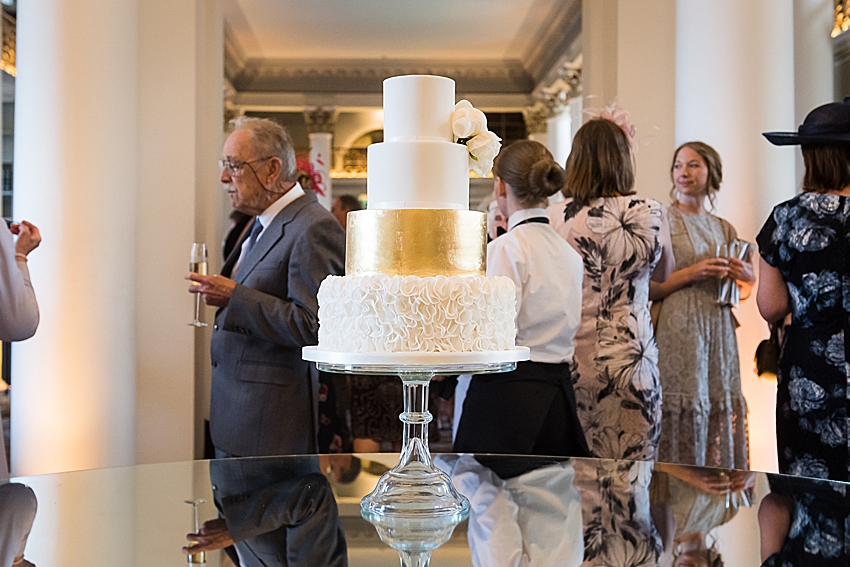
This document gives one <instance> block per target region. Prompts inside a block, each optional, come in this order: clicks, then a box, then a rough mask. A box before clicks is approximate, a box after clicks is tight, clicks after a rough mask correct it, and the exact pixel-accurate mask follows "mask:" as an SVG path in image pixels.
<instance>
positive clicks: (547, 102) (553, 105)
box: [533, 66, 581, 117]
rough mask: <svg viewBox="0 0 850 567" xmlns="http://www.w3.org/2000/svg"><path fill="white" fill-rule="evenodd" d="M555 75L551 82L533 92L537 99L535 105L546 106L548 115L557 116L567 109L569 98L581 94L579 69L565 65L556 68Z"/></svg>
mask: <svg viewBox="0 0 850 567" xmlns="http://www.w3.org/2000/svg"><path fill="white" fill-rule="evenodd" d="M557 77H558V78H557V79H555V80H554V81H553V82H552V84H550V85H549V86H546V87H542V88H538V89H536V91H535V92H534V93H533V94H534V98H535V99H537V104H536V105H535V107H538V106H542V107H544V108H546V109H547V110H548V112H549V117H553V116H558V115H559V114H561V113H562V112H564V110H566V109H567V107H568V106H569V103H570V99H571V98H575V97H577V96H581V69H574V68H572V67H567V66H565V67H563V68H561V69H559V70H558V75H557Z"/></svg>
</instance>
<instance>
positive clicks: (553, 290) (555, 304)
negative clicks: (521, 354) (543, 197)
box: [487, 209, 584, 364]
mask: <svg viewBox="0 0 850 567" xmlns="http://www.w3.org/2000/svg"><path fill="white" fill-rule="evenodd" d="M534 217H540V218H544V219H547V221H548V216H547V214H546V209H523V210H520V211H517V212H515V213H514V214H512V215H511V217H510V218H509V219H508V232H507V234H503V235H502V236H500V237H498V238H496V239H495V240H493V241H492V242H490V244H488V245H487V275H488V276H506V277H509V278H511V279H512V280H513V282H514V284H515V285H516V289H517V299H516V306H517V318H516V325H517V337H516V343H517V345H519V346H527V347H529V348H530V349H531V360H532V361H534V362H545V363H549V364H558V363H562V362H572V360H573V352H574V351H575V347H574V345H573V337H574V336H575V334H576V331H577V330H578V327H579V324H580V323H581V286H582V280H583V278H584V264H583V263H582V260H581V256H579V254H578V252H576V251H575V250H573V248H572V246H570V245H569V244H567V242H566V240H564V239H563V238H562V237H561V236H560V235H559V234H558V233H557V232H555V229H553V228H552V227H551V226H549V224H548V223H547V224H543V223H538V222H529V223H525V224H522V225H520V223H521V222H522V221H524V220H526V219H529V218H534ZM518 225H519V226H518Z"/></svg>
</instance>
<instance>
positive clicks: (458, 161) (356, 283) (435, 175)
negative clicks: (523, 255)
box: [318, 75, 516, 353]
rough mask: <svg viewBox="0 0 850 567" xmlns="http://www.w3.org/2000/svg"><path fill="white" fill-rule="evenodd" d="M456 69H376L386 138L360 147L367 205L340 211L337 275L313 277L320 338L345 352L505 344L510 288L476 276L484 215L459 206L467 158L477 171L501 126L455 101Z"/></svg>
mask: <svg viewBox="0 0 850 567" xmlns="http://www.w3.org/2000/svg"><path fill="white" fill-rule="evenodd" d="M454 86H455V85H454V81H452V80H451V79H448V78H445V77H435V76H427V75H409V76H400V77H393V78H390V79H387V80H385V81H384V142H382V143H378V144H372V145H371V146H369V148H368V150H367V152H368V153H367V159H368V178H367V195H368V207H367V209H366V210H363V211H356V212H352V213H349V215H348V223H347V243H346V259H345V273H346V275H345V276H330V277H328V278H327V279H326V280H325V281H324V282H322V284H321V286H320V288H319V296H318V299H319V346H318V349H319V350H322V351H333V352H343V353H345V352H348V353H411V352H417V353H430V352H486V351H503V350H511V349H514V348H515V337H516V327H515V323H514V319H515V317H516V290H515V287H514V284H513V282H512V281H511V280H510V279H509V278H504V277H486V276H485V275H484V274H485V269H486V257H485V254H486V250H487V240H486V238H487V220H486V215H485V214H484V213H481V212H477V211H470V210H469V170H470V169H475V170H476V171H477V172H478V173H479V174H480V175H486V174H487V173H488V172H489V170H490V168H491V167H492V163H493V159H494V158H495V156H496V154H497V153H498V150H499V141H500V140H499V138H498V137H496V136H495V134H493V133H492V132H489V131H487V129H486V118H485V117H484V114H483V113H482V112H481V111H479V110H477V109H474V108H472V105H471V104H469V103H468V102H467V101H461V102H459V103H457V104H455V102H454V97H455V92H454Z"/></svg>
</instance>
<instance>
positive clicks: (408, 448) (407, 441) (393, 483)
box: [303, 347, 529, 567]
mask: <svg viewBox="0 0 850 567" xmlns="http://www.w3.org/2000/svg"><path fill="white" fill-rule="evenodd" d="M528 357H529V351H528V349H527V348H523V347H520V348H518V349H516V350H512V351H504V352H501V353H492V352H490V353H454V354H442V353H425V354H410V355H405V354H400V353H391V354H383V355H382V354H375V353H372V354H361V355H351V354H347V355H346V354H344V353H332V352H328V351H321V350H319V349H318V348H317V347H305V348H304V349H303V358H304V359H305V360H311V361H314V362H316V366H317V367H318V368H319V370H322V371H324V372H338V373H349V374H383V375H395V376H398V377H399V378H401V380H402V384H403V386H404V411H403V412H402V414H401V415H400V416H399V419H400V420H401V422H402V423H403V424H404V435H403V437H402V450H401V456H400V458H399V462H398V464H397V465H396V466H394V467H393V468H392V469H390V470H389V471H387V472H385V473H384V474H383V475H382V476H381V478H380V480H378V484H377V485H376V486H375V489H374V490H373V491H372V492H371V493H369V494H368V495H367V496H365V497H364V498H363V500H362V501H361V502H360V513H361V515H362V516H363V517H364V518H365V519H366V520H368V521H369V522H371V523H372V524H373V525H374V526H375V528H376V529H377V531H378V535H379V536H380V538H381V539H382V540H383V541H384V542H385V543H387V544H388V545H389V546H390V547H392V548H393V549H396V550H398V553H399V557H400V558H401V564H402V565H403V566H405V567H407V566H417V567H426V566H427V565H428V564H429V562H430V560H431V552H432V551H433V550H434V549H436V548H437V547H439V546H440V545H442V544H443V543H445V542H446V541H448V539H449V538H450V537H451V535H452V532H453V531H454V528H455V526H457V525H458V524H459V523H460V522H462V521H463V520H465V519H466V518H467V517H468V516H469V500H467V498H466V497H465V496H463V495H462V494H461V493H459V492H458V491H457V489H456V488H455V487H454V485H453V484H452V481H451V479H450V478H449V476H448V475H447V474H446V473H444V472H443V471H441V470H440V469H438V468H437V467H436V466H434V464H433V462H432V461H431V452H430V450H429V448H428V423H430V422H431V420H432V419H433V416H432V415H431V413H430V412H429V411H428V390H429V384H430V382H431V378H433V377H434V376H435V375H437V374H442V375H455V374H489V373H495V372H507V371H510V370H514V369H515V368H516V363H517V361H519V360H528ZM344 359H348V360H355V361H356V362H354V363H350V362H345V361H344Z"/></svg>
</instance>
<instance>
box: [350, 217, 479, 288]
mask: <svg viewBox="0 0 850 567" xmlns="http://www.w3.org/2000/svg"><path fill="white" fill-rule="evenodd" d="M347 224H348V226H347V230H346V232H347V236H346V238H347V241H346V249H345V250H346V252H345V273H346V274H347V275H349V276H354V275H359V274H366V273H370V272H380V273H383V274H386V275H388V276H421V277H430V276H438V275H444V276H460V275H468V274H480V275H484V273H485V271H486V268H487V263H486V253H487V215H486V214H484V213H481V212H478V211H458V210H451V209H386V210H365V211H353V212H351V213H348V223H347Z"/></svg>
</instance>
